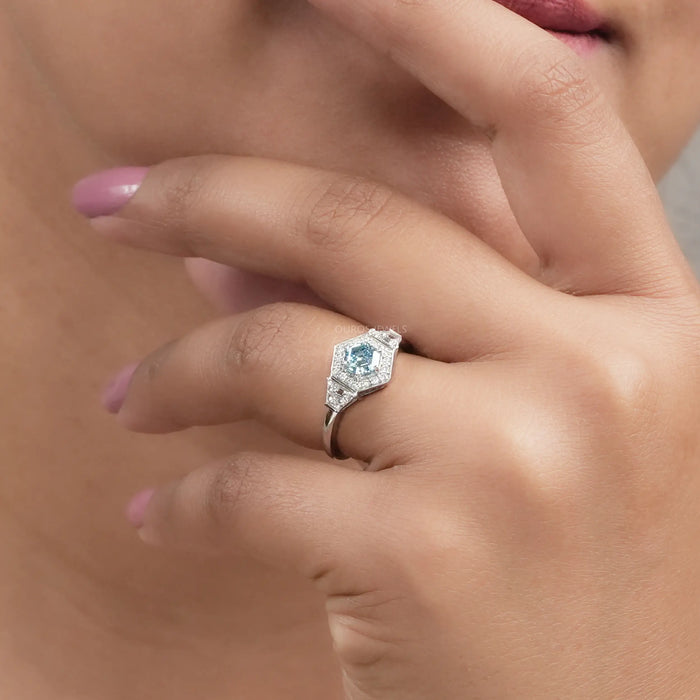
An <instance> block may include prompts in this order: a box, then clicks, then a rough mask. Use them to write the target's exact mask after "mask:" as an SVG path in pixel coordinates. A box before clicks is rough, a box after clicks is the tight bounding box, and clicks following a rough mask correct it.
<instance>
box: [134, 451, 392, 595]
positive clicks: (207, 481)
mask: <svg viewBox="0 0 700 700" xmlns="http://www.w3.org/2000/svg"><path fill="white" fill-rule="evenodd" d="M376 476H377V475H376V474H372V473H368V472H363V471H355V470H351V469H348V468H344V467H337V466H334V465H329V464H325V463H323V462H316V461H312V460H310V459H304V458H301V457H293V456H288V455H277V454H263V453H253V452H245V453H238V454H235V455H234V456H232V457H229V458H227V459H225V460H221V461H219V462H215V463H213V464H211V465H209V466H206V467H203V468H201V469H198V470H196V471H194V472H192V473H190V474H188V475H187V476H185V477H184V478H182V479H180V480H177V481H174V482H172V483H170V484H168V485H166V486H164V487H162V488H159V489H156V490H149V491H147V492H142V493H140V494H138V495H137V496H136V497H134V499H133V500H132V502H131V504H130V506H129V508H128V511H127V512H128V514H129V518H130V519H131V521H132V522H133V524H134V525H135V526H136V527H138V530H139V535H140V537H141V539H142V540H144V541H145V542H147V543H149V544H154V545H159V546H165V547H169V548H175V549H183V550H199V551H208V552H213V553H221V554H227V553H231V554H233V553H236V554H242V555H246V556H249V557H252V558H254V559H256V560H258V561H261V562H263V563H266V564H268V565H271V566H273V567H276V568H281V569H287V570H291V571H294V572H296V573H298V574H301V575H302V576H303V577H305V578H307V579H309V580H310V581H313V582H314V583H316V584H317V585H318V586H319V588H320V589H321V590H322V591H323V592H325V593H327V594H330V595H332V594H333V593H334V592H336V591H335V590H332V589H335V588H338V587H340V588H346V587H347V586H348V585H349V583H348V581H347V580H343V579H344V577H343V576H342V575H341V574H340V572H341V571H346V572H348V571H350V570H353V571H356V570H357V567H356V563H357V562H358V561H359V562H363V555H366V553H367V548H366V547H364V546H363V543H366V542H369V541H370V539H369V538H370V537H371V536H372V532H371V529H372V528H374V527H376V519H377V513H376V512H374V513H370V505H369V504H370V503H371V501H372V500H373V499H372V496H373V494H374V493H376V490H377V487H378V486H379V484H380V483H381V482H382V481H383V480H382V479H376V478H372V477H376ZM359 568H360V569H362V568H363V566H362V564H361V565H360V567H359ZM356 583H357V582H355V583H353V584H352V585H353V586H354V585H356Z"/></svg>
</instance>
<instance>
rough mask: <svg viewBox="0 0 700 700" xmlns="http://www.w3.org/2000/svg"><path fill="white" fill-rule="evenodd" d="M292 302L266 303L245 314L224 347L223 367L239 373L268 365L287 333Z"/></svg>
mask: <svg viewBox="0 0 700 700" xmlns="http://www.w3.org/2000/svg"><path fill="white" fill-rule="evenodd" d="M291 306H292V305H291V304H286V303H282V302H280V303H277V304H268V305H267V306H261V307H260V308H258V309H255V310H254V311H252V312H251V313H249V314H247V316H246V318H245V319H244V320H243V321H242V322H241V323H239V324H237V325H236V326H235V327H234V328H233V330H232V331H231V333H230V335H229V337H228V339H227V341H226V344H225V348H224V366H225V367H226V368H227V370H228V369H231V368H233V369H234V370H236V371H238V372H251V371H255V370H256V369H259V368H260V367H269V366H270V365H271V364H272V363H273V361H274V359H275V358H276V357H277V349H278V348H279V347H280V343H281V342H282V341H283V339H284V337H285V336H286V335H287V334H289V333H290V330H289V328H290V326H291V318H292V310H291Z"/></svg>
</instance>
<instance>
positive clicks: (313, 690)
mask: <svg viewBox="0 0 700 700" xmlns="http://www.w3.org/2000/svg"><path fill="white" fill-rule="evenodd" d="M0 94H2V95H4V96H5V100H3V104H4V105H5V106H4V107H3V110H1V111H0V211H2V221H1V223H0V259H1V260H3V261H4V264H3V269H2V275H0V288H1V291H0V295H1V296H0V299H2V301H1V302H0V319H1V327H2V328H4V329H5V331H4V333H3V352H2V358H3V359H2V363H0V381H1V385H2V387H3V394H4V397H5V400H4V401H2V402H0V421H1V423H2V425H3V426H4V430H3V433H4V434H3V445H4V450H3V457H4V459H3V462H4V465H3V478H2V481H1V483H0V611H2V612H0V630H1V632H0V689H1V690H2V691H3V692H2V693H0V695H2V696H3V697H13V698H36V697H41V698H46V700H55V699H59V698H61V699H62V698H71V699H72V698H76V697H91V698H98V697H99V698H100V699H101V700H112V699H113V698H114V699H116V698H120V699H123V698H125V697H132V696H133V697H135V696H138V697H148V698H153V699H154V700H160V698H168V699H169V700H179V699H180V698H191V697H206V698H211V700H219V698H220V699H221V700H223V699H224V698H226V699H227V700H230V698H232V697H241V698H250V697H254V698H259V699H260V700H265V699H267V698H270V699H272V698H278V697H305V698H317V697H318V698H324V699H328V698H332V697H336V696H337V697H341V693H340V691H339V689H338V688H339V685H338V681H337V676H336V668H335V665H334V663H333V659H332V656H331V653H330V644H329V642H328V633H327V629H326V623H325V618H324V615H323V606H322V603H321V601H320V599H319V598H318V597H317V595H316V594H315V593H314V592H312V591H311V590H310V589H309V588H307V587H306V585H305V584H303V583H302V582H301V581H297V580H284V579H283V577H280V575H279V574H277V573H276V572H271V571H269V570H267V569H265V568H263V567H261V566H258V565H256V564H254V563H253V562H251V561H247V560H236V561H214V560H205V559H199V558H196V557H193V556H183V555H175V554H169V553H165V552H161V551H158V550H154V549H147V548H145V547H144V546H143V545H141V544H140V542H139V541H138V539H137V538H136V537H135V536H134V534H133V533H132V532H130V530H129V528H128V526H127V525H126V524H125V521H124V518H123V514H122V510H123V505H124V503H125V502H126V499H127V498H128V496H129V495H131V494H132V493H133V492H134V491H136V490H138V489H139V488H141V487H144V486H148V485H149V483H154V482H155V483H157V482H162V481H165V480H167V479H169V478H171V477H172V476H174V475H175V474H180V473H183V472H184V471H187V470H189V469H192V468H195V467H197V466H200V465H201V464H204V463H206V462H207V461H209V460H211V459H212V458H213V457H215V456H220V455H222V454H226V453H227V452H231V451H233V450H235V449H241V448H246V449H247V448H251V447H252V448H255V447H256V446H258V445H260V443H261V442H262V440H265V441H266V443H267V447H268V449H269V443H270V436H269V435H267V434H265V433H263V432H262V430H261V429H257V430H256V429H254V428H253V427H252V426H250V425H241V426H235V427H232V428H231V427H229V428H227V429H226V430H221V429H206V430H205V429H202V430H196V431H187V432H184V433H178V434H176V435H172V436H163V437H158V438H155V437H145V436H136V435H131V434H127V433H125V432H124V431H122V430H121V429H120V428H119V427H118V426H117V425H116V424H115V423H114V422H113V421H112V420H110V417H109V416H107V415H105V414H104V413H103V411H102V410H101V408H100V406H99V403H98V395H99V388H100V386H101V385H102V384H103V383H104V380H105V378H106V377H107V376H108V375H109V374H110V373H111V372H112V371H114V370H115V369H116V368H118V367H119V366H121V365H122V364H125V363H126V362H129V361H132V360H134V359H138V358H139V357H141V356H143V355H145V354H147V353H148V352H150V351H151V350H152V349H154V348H155V347H157V346H159V345H161V344H162V343H164V342H166V341H168V340H169V339H171V338H173V337H176V336H178V335H181V334H182V333H184V332H187V331H188V330H189V329H191V328H193V327H195V326H197V325H199V324H200V323H202V322H203V321H206V320H208V319H210V318H211V316H212V313H211V311H210V310H209V309H208V308H207V307H206V305H205V304H204V302H202V301H201V300H200V299H199V298H198V297H197V296H196V294H195V293H194V292H193V290H192V288H191V286H190V284H189V281H188V280H187V279H186V277H185V275H184V273H183V269H182V265H181V263H180V262H179V261H176V260H171V259H167V258H161V257H158V256H154V255H148V254H144V253H141V252H137V251H130V250H121V249H115V248H114V247H112V246H110V245H108V244H106V243H104V242H103V241H100V240H96V239H95V238H94V237H93V236H92V235H91V232H90V230H89V227H88V226H87V225H86V224H85V223H84V222H83V221H81V220H80V218H79V217H78V216H77V215H75V214H74V213H73V212H72V211H71V209H70V206H69V204H68V195H69V190H70V186H71V184H72V183H73V182H74V181H75V180H76V179H78V178H79V177H81V176H82V175H84V174H85V173H87V172H90V171H92V170H96V169H100V168H104V167H109V166H111V165H114V164H115V162H114V159H113V158H112V157H111V156H110V155H109V154H108V153H107V152H106V151H105V150H103V149H101V148H100V146H99V144H97V143H95V142H94V140H92V139H91V138H90V137H89V136H88V135H87V134H85V133H84V132H82V131H81V129H80V127H79V126H78V121H77V120H75V119H74V118H73V117H72V115H71V114H70V113H69V111H68V110H67V109H65V108H64V107H63V105H62V104H61V101H60V96H59V95H57V94H56V93H55V92H54V91H53V90H52V89H51V85H50V82H49V81H47V79H46V78H45V76H43V75H41V74H40V73H39V72H38V71H37V70H36V68H35V67H34V64H33V62H32V60H31V55H29V53H28V52H27V51H26V50H25V48H24V47H23V46H22V45H21V44H20V42H19V39H17V34H16V33H15V32H13V31H11V26H10V21H9V20H8V19H7V17H5V16H2V15H1V14H0ZM8 96H12V97H11V99H8ZM280 449H285V444H283V443H281V442H280ZM291 664H293V668H294V671H293V672H292V671H291V668H292V666H291Z"/></svg>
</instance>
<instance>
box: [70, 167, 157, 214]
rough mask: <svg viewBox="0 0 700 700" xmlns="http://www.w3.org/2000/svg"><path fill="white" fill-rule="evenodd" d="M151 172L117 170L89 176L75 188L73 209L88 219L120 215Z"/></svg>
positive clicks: (131, 169) (142, 169)
mask: <svg viewBox="0 0 700 700" xmlns="http://www.w3.org/2000/svg"><path fill="white" fill-rule="evenodd" d="M147 172H148V168H113V169H111V170H103V171H102V172H99V173H94V174H93V175H88V177H86V178H85V179H84V180H81V181H80V182H78V183H77V184H76V185H75V187H74V188H73V206H74V207H75V208H76V209H77V210H78V211H79V212H80V213H81V214H83V215H84V216H87V217H89V218H90V219H94V218H95V217H97V216H111V215H112V214H116V213H117V212H118V211H119V210H120V209H121V208H122V207H123V206H124V205H125V204H126V203H127V202H128V201H129V200H130V199H131V198H132V197H133V196H134V195H135V194H136V192H137V191H138V189H139V187H140V186H141V183H142V182H143V179H144V178H145V177H146V173H147Z"/></svg>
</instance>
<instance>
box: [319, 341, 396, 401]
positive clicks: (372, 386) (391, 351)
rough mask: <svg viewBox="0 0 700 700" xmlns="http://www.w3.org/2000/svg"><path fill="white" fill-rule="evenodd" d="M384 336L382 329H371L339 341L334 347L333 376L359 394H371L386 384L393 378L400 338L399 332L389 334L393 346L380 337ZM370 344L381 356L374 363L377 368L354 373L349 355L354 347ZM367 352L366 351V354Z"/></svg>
mask: <svg viewBox="0 0 700 700" xmlns="http://www.w3.org/2000/svg"><path fill="white" fill-rule="evenodd" d="M379 337H383V335H382V333H381V331H379V332H378V331H369V332H367V333H363V334H362V335H358V336H356V337H355V338H349V339H348V340H344V341H343V342H342V343H338V344H337V345H336V346H335V348H333V364H332V365H331V377H333V378H334V379H337V380H338V381H340V382H342V383H343V384H345V386H347V387H349V388H350V389H352V390H353V391H356V392H357V393H358V394H359V395H362V394H369V393H370V392H372V391H376V390H377V389H379V388H381V387H382V386H384V385H385V384H386V383H387V382H388V381H389V379H391V370H392V368H393V366H394V357H395V355H396V351H397V349H398V342H397V339H398V340H400V336H398V334H391V335H390V336H387V338H388V339H389V342H390V343H391V346H389V345H387V344H386V342H387V341H385V342H381V341H380V340H379V339H378V338H379ZM362 345H364V346H368V348H371V349H372V350H373V351H374V352H376V353H377V354H378V356H379V360H378V362H377V361H375V362H373V363H372V365H376V369H374V370H372V371H369V372H368V373H366V374H362V373H354V372H353V371H352V367H351V366H350V365H349V363H348V360H347V355H348V353H349V352H351V351H352V349H353V348H355V349H357V348H358V346H362ZM366 354H367V352H366V351H365V355H366Z"/></svg>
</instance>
